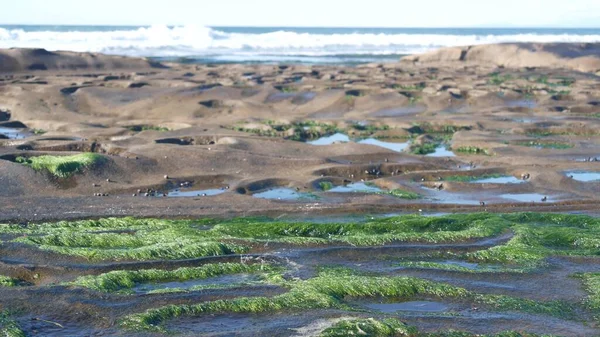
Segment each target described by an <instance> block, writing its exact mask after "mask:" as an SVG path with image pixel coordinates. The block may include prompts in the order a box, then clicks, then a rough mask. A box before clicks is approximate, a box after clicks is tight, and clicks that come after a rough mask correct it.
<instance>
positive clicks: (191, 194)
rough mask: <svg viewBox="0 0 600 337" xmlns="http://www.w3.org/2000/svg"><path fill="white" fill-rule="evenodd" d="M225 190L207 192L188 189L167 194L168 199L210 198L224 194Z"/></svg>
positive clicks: (209, 190)
mask: <svg viewBox="0 0 600 337" xmlns="http://www.w3.org/2000/svg"><path fill="white" fill-rule="evenodd" d="M225 191H227V190H225V189H221V188H219V189H217V188H214V189H208V190H190V189H176V190H172V191H169V193H168V194H167V196H168V197H173V198H178V197H188V198H189V197H211V196H215V195H219V194H221V193H225Z"/></svg>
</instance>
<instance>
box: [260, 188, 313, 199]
mask: <svg viewBox="0 0 600 337" xmlns="http://www.w3.org/2000/svg"><path fill="white" fill-rule="evenodd" d="M252 196H253V197H255V198H260V199H274V200H298V199H309V198H313V197H314V196H313V195H312V194H309V193H302V192H298V191H296V190H294V189H291V188H287V187H277V188H273V189H270V190H266V191H263V192H259V193H255V194H253V195H252Z"/></svg>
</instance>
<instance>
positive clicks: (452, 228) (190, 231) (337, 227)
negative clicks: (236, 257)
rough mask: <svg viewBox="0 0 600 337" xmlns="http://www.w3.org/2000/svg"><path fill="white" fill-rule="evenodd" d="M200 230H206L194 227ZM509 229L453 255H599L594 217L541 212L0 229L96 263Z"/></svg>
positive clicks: (515, 259)
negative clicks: (492, 241)
mask: <svg viewBox="0 0 600 337" xmlns="http://www.w3.org/2000/svg"><path fill="white" fill-rule="evenodd" d="M199 227H204V228H205V229H203V230H199V229H198V228H199ZM508 232H511V233H513V237H512V238H510V240H508V241H507V242H506V243H504V244H501V245H497V246H495V247H491V248H489V249H483V250H480V251H474V252H470V253H465V254H463V255H460V256H458V257H459V258H464V259H466V260H468V261H472V262H481V263H502V264H508V265H513V267H514V266H517V267H535V266H539V265H540V264H542V263H543V260H544V259H545V258H546V257H548V256H593V255H597V254H599V252H600V220H598V219H595V218H591V217H587V216H579V215H557V214H540V213H517V214H488V213H474V214H453V215H447V216H441V217H424V216H420V215H403V216H397V217H390V218H377V219H372V220H369V221H366V222H348V223H309V222H299V221H280V220H269V219H259V218H238V219H231V220H214V219H204V220H196V221H170V220H159V219H132V218H123V219H103V220H86V221H76V222H59V223H50V224H39V225H29V226H27V227H25V228H23V227H20V226H17V225H0V233H5V234H13V235H19V234H21V235H22V236H21V237H18V238H17V239H14V240H13V241H14V242H21V243H25V244H29V245H33V246H36V247H38V248H40V249H44V250H50V251H54V252H58V253H61V254H66V255H72V256H79V257H82V258H86V259H89V260H94V261H98V260H110V259H113V260H149V259H184V258H195V257H202V256H215V255H227V254H240V253H246V252H249V251H251V250H252V247H253V246H255V245H256V244H257V243H264V242H280V243H287V244H292V245H308V244H310V245H313V244H318V245H340V244H342V245H356V246H374V245H382V244H389V243H393V242H425V243H442V242H445V243H451V242H461V241H465V240H471V239H477V238H485V237H492V236H495V235H499V234H501V233H508ZM123 233H126V234H128V235H122V234H123Z"/></svg>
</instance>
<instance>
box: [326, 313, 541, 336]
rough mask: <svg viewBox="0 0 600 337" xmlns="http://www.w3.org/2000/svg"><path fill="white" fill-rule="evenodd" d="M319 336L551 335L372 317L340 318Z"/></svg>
mask: <svg viewBox="0 0 600 337" xmlns="http://www.w3.org/2000/svg"><path fill="white" fill-rule="evenodd" d="M319 336H320V337H346V336H366V337H551V336H550V335H543V336H541V335H536V334H530V333H526V332H517V331H505V332H501V333H498V334H494V335H480V334H472V333H468V332H463V331H455V330H448V331H444V332H435V333H423V332H419V331H418V330H417V329H416V328H415V327H411V326H407V325H406V324H404V323H402V322H401V321H400V320H398V319H396V318H385V319H381V320H377V319H374V318H353V319H342V320H341V321H339V322H337V323H335V324H334V325H333V326H331V327H329V328H327V329H325V330H323V331H322V332H321V334H320V335H319Z"/></svg>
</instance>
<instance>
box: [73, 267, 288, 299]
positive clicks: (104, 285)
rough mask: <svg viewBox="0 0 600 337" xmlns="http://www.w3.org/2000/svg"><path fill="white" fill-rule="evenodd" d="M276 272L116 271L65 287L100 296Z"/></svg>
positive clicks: (255, 269) (217, 269) (208, 269)
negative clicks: (155, 285) (141, 287)
mask: <svg viewBox="0 0 600 337" xmlns="http://www.w3.org/2000/svg"><path fill="white" fill-rule="evenodd" d="M275 270H277V269H276V268H274V267H273V266H271V265H268V264H251V265H248V264H242V263H219V264H207V265H204V266H201V267H185V268H179V269H176V270H172V271H169V270H162V269H147V270H134V271H131V270H117V271H111V272H108V273H105V274H101V275H98V276H82V277H79V278H78V279H76V280H75V281H73V282H70V283H68V285H72V286H78V287H84V288H88V289H92V290H96V291H101V292H116V291H124V290H128V289H131V288H133V287H134V286H136V285H137V284H140V283H150V282H152V283H160V282H171V281H187V280H196V279H207V278H210V277H215V276H221V275H229V274H241V273H258V272H264V273H266V272H273V271H275Z"/></svg>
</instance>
